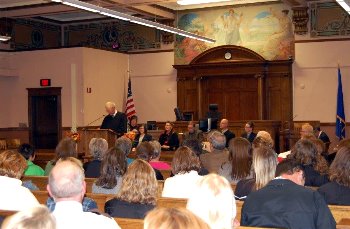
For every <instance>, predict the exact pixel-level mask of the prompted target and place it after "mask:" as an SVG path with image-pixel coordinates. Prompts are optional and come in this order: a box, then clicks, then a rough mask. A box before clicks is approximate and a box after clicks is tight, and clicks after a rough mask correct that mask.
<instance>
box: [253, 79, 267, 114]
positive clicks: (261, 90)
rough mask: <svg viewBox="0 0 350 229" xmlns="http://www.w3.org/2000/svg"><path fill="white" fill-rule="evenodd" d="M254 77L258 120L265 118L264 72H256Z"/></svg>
mask: <svg viewBox="0 0 350 229" xmlns="http://www.w3.org/2000/svg"><path fill="white" fill-rule="evenodd" d="M255 78H256V79H257V80H258V115H259V120H264V119H265V113H266V112H265V110H266V104H265V101H266V96H265V94H266V93H265V91H266V89H265V76H264V74H256V75H255Z"/></svg>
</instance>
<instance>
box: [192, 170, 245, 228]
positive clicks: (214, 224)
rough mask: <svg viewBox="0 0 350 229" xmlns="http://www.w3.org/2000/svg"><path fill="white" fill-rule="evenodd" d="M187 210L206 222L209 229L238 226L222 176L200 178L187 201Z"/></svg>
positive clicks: (231, 193) (226, 184) (233, 204)
mask: <svg viewBox="0 0 350 229" xmlns="http://www.w3.org/2000/svg"><path fill="white" fill-rule="evenodd" d="M187 209H188V210H190V211H191V212H193V213H194V214H195V215H197V216H198V217H199V218H201V219H202V220H203V221H204V222H206V223H207V224H208V225H209V226H210V228H213V229H214V228H221V229H231V228H232V227H234V226H238V225H239V222H237V221H236V220H235V217H236V202H235V198H234V193H233V191H232V189H231V186H230V184H229V182H228V181H227V180H226V179H225V178H224V177H222V176H219V175H216V174H209V175H207V176H204V177H202V178H201V179H200V180H199V182H197V184H196V188H195V189H194V191H193V192H192V195H191V196H190V198H189V199H188V202H187Z"/></svg>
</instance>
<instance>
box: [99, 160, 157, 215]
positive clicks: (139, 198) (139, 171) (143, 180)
mask: <svg viewBox="0 0 350 229" xmlns="http://www.w3.org/2000/svg"><path fill="white" fill-rule="evenodd" d="M157 193H158V183H157V179H156V175H155V173H154V170H153V168H152V167H151V166H150V165H149V164H148V162H146V161H144V160H141V159H136V160H135V161H133V162H132V163H131V164H130V166H129V167H128V170H127V171H126V173H125V174H124V177H123V181H122V186H121V188H120V191H119V193H118V194H117V196H116V198H113V199H111V200H109V201H107V202H106V204H105V212H106V213H107V214H109V215H110V216H112V217H120V218H132V219H143V218H144V217H145V215H146V214H147V212H148V211H150V210H152V209H153V208H154V207H155V205H156V198H157Z"/></svg>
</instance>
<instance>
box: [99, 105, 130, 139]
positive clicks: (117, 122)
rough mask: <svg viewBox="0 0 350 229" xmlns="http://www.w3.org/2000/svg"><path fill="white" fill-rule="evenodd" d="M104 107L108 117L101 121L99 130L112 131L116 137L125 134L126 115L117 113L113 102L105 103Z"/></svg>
mask: <svg viewBox="0 0 350 229" xmlns="http://www.w3.org/2000/svg"><path fill="white" fill-rule="evenodd" d="M105 107H106V112H107V113H108V115H107V116H106V117H105V118H104V119H103V122H102V125H101V129H110V130H113V131H114V132H116V133H117V135H118V136H121V135H123V134H124V133H126V125H127V118H126V115H125V114H124V113H123V112H119V111H117V110H116V109H115V103H113V102H107V103H106V105H105Z"/></svg>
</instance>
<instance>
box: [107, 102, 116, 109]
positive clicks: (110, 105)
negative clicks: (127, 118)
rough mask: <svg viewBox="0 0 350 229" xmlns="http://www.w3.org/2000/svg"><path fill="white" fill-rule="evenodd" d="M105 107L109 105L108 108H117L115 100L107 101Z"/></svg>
mask: <svg viewBox="0 0 350 229" xmlns="http://www.w3.org/2000/svg"><path fill="white" fill-rule="evenodd" d="M105 107H108V108H115V103H114V102H107V103H106V104H105Z"/></svg>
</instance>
